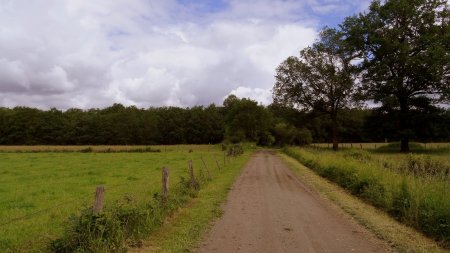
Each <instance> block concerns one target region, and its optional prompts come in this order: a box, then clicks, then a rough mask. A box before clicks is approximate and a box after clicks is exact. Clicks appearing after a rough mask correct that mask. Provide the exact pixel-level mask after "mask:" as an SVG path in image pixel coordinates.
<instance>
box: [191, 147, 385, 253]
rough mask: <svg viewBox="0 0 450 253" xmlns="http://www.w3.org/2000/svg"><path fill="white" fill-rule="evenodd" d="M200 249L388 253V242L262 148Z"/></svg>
mask: <svg viewBox="0 0 450 253" xmlns="http://www.w3.org/2000/svg"><path fill="white" fill-rule="evenodd" d="M198 250H199V251H200V252H271V253H274V252H386V251H388V247H387V246H386V245H385V244H384V243H383V242H381V241H379V240H377V239H376V238H375V236H373V235H372V234H370V233H369V232H368V231H367V230H366V229H364V228H363V227H361V226H360V225H358V224H356V222H354V221H353V220H351V218H350V217H349V216H348V215H346V214H344V213H343V212H342V211H340V210H338V209H337V208H336V206H334V205H332V204H330V203H329V202H326V201H325V200H324V199H321V198H320V196H319V195H318V194H317V193H315V192H314V191H312V190H311V189H310V188H308V187H307V186H306V185H305V184H304V183H302V182H301V181H300V180H299V179H298V178H297V177H296V176H295V174H294V173H293V172H292V171H290V169H289V168H288V167H287V166H286V165H285V164H284V163H283V162H282V161H281V160H280V158H278V157H277V156H275V155H274V154H273V153H271V152H269V151H261V152H257V153H256V154H255V155H254V156H253V157H252V158H251V160H250V162H249V163H248V164H247V166H246V167H245V169H244V171H243V172H242V174H241V175H240V177H239V178H238V180H237V181H236V183H235V184H234V186H233V189H232V190H231V191H230V194H229V196H228V201H227V203H226V204H225V206H224V215H223V217H222V218H221V219H220V220H218V221H217V222H216V223H215V225H214V227H213V228H212V230H211V232H210V234H209V236H208V238H206V239H205V241H204V242H203V244H202V245H201V246H200V248H199V249H198Z"/></svg>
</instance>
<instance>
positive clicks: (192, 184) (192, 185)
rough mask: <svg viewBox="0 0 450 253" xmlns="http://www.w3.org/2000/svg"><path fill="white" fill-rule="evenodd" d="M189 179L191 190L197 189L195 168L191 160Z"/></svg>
mask: <svg viewBox="0 0 450 253" xmlns="http://www.w3.org/2000/svg"><path fill="white" fill-rule="evenodd" d="M189 177H190V179H191V188H192V189H195V177H194V167H193V166H192V160H189Z"/></svg>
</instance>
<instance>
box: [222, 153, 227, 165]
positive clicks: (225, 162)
mask: <svg viewBox="0 0 450 253" xmlns="http://www.w3.org/2000/svg"><path fill="white" fill-rule="evenodd" d="M225 165H227V151H225V152H223V166H225Z"/></svg>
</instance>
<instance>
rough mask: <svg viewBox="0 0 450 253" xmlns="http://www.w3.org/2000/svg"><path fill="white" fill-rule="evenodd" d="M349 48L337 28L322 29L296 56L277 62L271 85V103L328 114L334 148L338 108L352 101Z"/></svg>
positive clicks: (350, 55)
mask: <svg viewBox="0 0 450 253" xmlns="http://www.w3.org/2000/svg"><path fill="white" fill-rule="evenodd" d="M349 52H350V51H349V50H347V48H346V46H345V44H344V43H343V40H342V34H341V33H340V32H339V31H337V30H335V29H330V28H327V29H324V30H323V31H322V32H321V34H320V39H319V41H317V42H316V43H314V44H313V45H312V46H310V47H307V48H305V49H303V50H302V51H300V57H299V58H298V57H294V56H291V57H289V58H287V59H286V60H285V61H283V62H282V63H281V64H280V65H279V66H278V68H277V74H276V77H275V78H276V82H275V86H274V88H273V98H274V102H275V103H280V104H284V105H287V106H291V107H295V108H300V109H304V110H307V111H308V110H315V111H318V112H321V113H325V114H327V115H329V116H330V119H331V122H332V138H333V149H335V150H336V149H337V148H338V125H337V124H338V122H337V115H338V112H339V111H340V110H341V109H343V108H348V107H351V106H352V105H353V104H354V100H353V96H354V95H355V90H356V89H355V76H354V71H355V68H354V66H353V65H352V64H351V61H352V60H353V58H354V56H353V55H352V54H349Z"/></svg>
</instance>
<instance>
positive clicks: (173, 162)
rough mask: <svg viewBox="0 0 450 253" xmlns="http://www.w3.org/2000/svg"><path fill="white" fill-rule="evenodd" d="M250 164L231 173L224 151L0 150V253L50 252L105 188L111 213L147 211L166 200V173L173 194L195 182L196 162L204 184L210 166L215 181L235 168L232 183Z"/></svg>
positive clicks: (236, 163)
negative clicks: (129, 207)
mask: <svg viewBox="0 0 450 253" xmlns="http://www.w3.org/2000/svg"><path fill="white" fill-rule="evenodd" d="M149 150H151V151H149ZM50 151H52V152H50ZM86 151H87V152H86ZM145 151H147V152H145ZM152 151H157V152H152ZM247 158H248V155H246V156H244V157H242V158H237V159H236V158H235V159H231V160H230V158H227V159H226V162H227V164H226V166H224V162H225V161H224V151H222V150H221V147H220V146H218V145H217V146H213V145H198V146H193V145H179V146H159V147H153V146H152V147H151V149H148V147H135V146H113V147H108V146H101V147H79V146H74V147H67V146H66V147H64V146H31V147H30V146H24V147H21V146H18V147H11V146H10V147H0V175H1V177H0V249H2V250H1V251H5V252H20V251H27V252H29V251H35V252H41V251H43V250H48V243H49V242H50V241H53V240H55V239H58V238H60V237H61V235H62V234H64V233H65V231H66V230H67V227H68V226H69V224H70V222H69V219H68V218H69V217H76V216H77V215H80V214H81V212H82V211H83V210H86V209H89V208H90V207H91V206H92V202H93V198H94V191H95V187H96V186H98V185H103V186H105V188H106V191H105V206H106V207H107V206H108V205H112V204H113V203H118V202H120V201H123V199H126V200H128V201H129V200H132V201H133V203H134V204H136V205H139V204H145V203H149V202H151V201H152V200H154V199H155V197H157V196H158V193H160V192H161V171H162V168H163V167H164V166H167V167H168V168H169V169H170V180H169V183H170V188H174V187H177V186H178V185H179V184H180V180H181V177H183V178H188V172H187V168H188V161H189V160H192V161H193V167H194V171H195V173H196V174H199V173H202V175H203V176H205V173H206V170H205V167H204V166H205V164H206V166H207V167H208V169H209V171H210V172H211V174H212V180H213V181H214V180H215V179H218V178H220V177H221V174H223V173H220V171H219V167H218V166H220V167H221V169H226V168H233V173H231V174H228V175H227V177H229V178H231V179H232V178H233V175H236V174H237V173H238V171H239V170H240V168H241V167H242V166H243V163H244V162H245V159H247ZM202 160H203V161H204V162H205V164H204V163H203V161H202Z"/></svg>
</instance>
